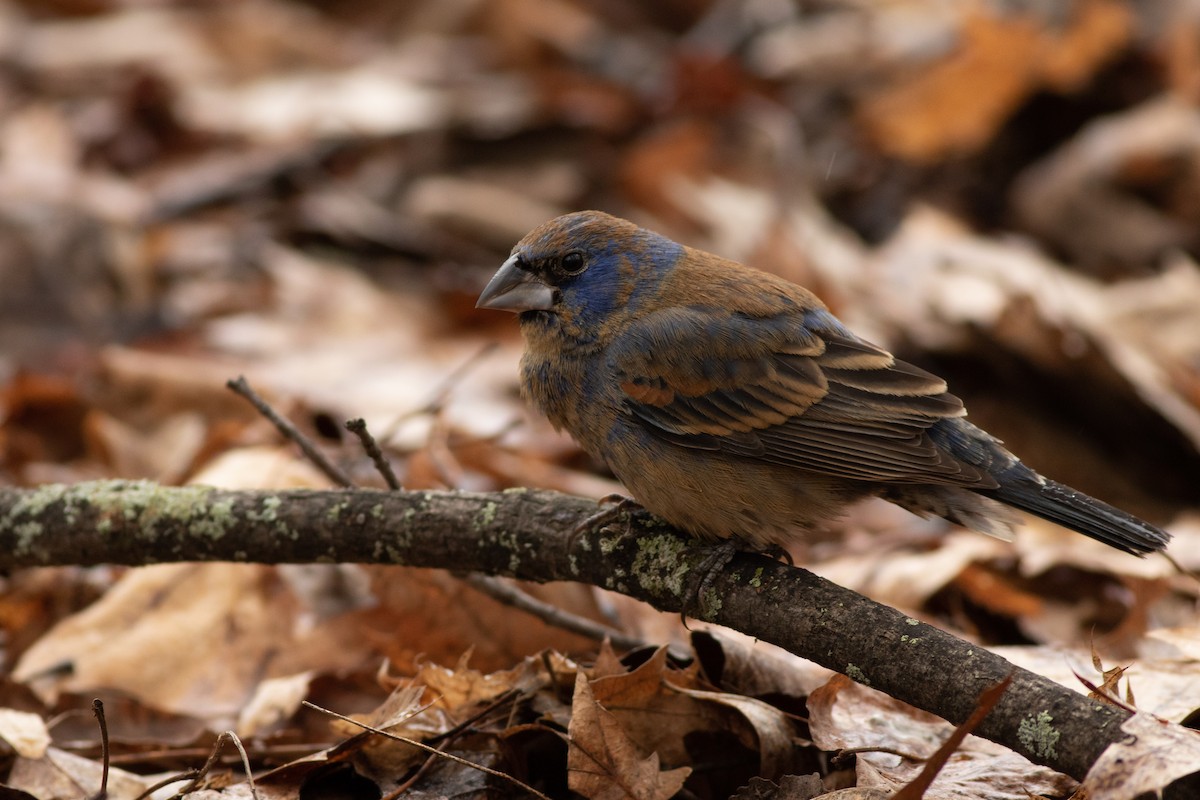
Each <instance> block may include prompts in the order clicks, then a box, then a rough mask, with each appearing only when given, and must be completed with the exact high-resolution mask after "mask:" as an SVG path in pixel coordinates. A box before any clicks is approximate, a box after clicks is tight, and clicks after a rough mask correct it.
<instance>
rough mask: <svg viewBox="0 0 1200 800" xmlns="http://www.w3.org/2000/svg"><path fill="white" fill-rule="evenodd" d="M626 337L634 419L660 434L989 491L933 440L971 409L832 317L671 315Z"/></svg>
mask: <svg viewBox="0 0 1200 800" xmlns="http://www.w3.org/2000/svg"><path fill="white" fill-rule="evenodd" d="M621 341H622V346H620V347H616V348H613V351H612V352H611V353H610V358H611V362H612V367H613V369H614V371H615V372H616V374H617V375H619V376H620V377H621V383H620V385H621V388H622V390H623V391H624V395H625V398H626V400H625V406H626V411H627V412H628V413H629V414H630V415H631V416H632V417H633V418H634V419H636V420H638V421H639V422H640V423H642V424H644V425H645V426H646V428H647V430H649V431H650V432H651V433H652V434H654V435H656V436H659V437H660V438H663V439H666V440H669V441H671V442H674V443H676V444H680V445H683V446H685V447H691V448H695V449H699V450H712V451H717V450H719V451H723V452H726V453H729V454H731V455H735V456H739V457H743V458H747V459H752V460H757V461H763V462H768V463H773V464H779V465H782V466H788V467H794V468H797V469H802V470H810V471H815V472H820V473H825V474H831V475H837V476H840V477H844V478H849V479H853V480H863V481H880V480H883V481H894V482H915V483H948V484H959V485H969V486H977V487H982V486H988V485H991V484H992V483H993V482H992V480H991V479H990V478H989V477H988V476H987V475H986V473H985V472H984V471H983V470H981V469H979V468H977V467H975V466H972V465H970V464H966V463H963V462H961V461H959V460H958V459H955V458H954V457H953V456H951V455H950V454H949V453H948V452H947V451H946V450H944V449H943V448H941V447H939V446H938V445H937V443H936V442H935V441H934V440H933V439H932V438H931V437H930V435H929V428H930V427H931V426H933V425H935V424H936V423H938V422H939V421H941V420H946V419H952V418H955V417H960V416H963V415H964V414H965V413H966V412H965V410H964V409H963V405H962V401H960V400H959V399H958V398H957V397H955V396H954V395H952V394H950V393H948V392H947V390H946V383H945V381H943V380H942V379H941V378H938V377H937V376H936V375H933V374H931V373H929V372H926V371H925V370H923V369H920V368H919V367H916V366H914V365H912V364H908V363H906V362H903V361H897V360H896V359H895V357H893V356H892V354H891V353H889V352H887V351H886V350H883V349H882V348H880V347H877V346H875V345H873V344H870V343H869V342H865V341H863V340H861V339H858V338H856V337H855V336H854V335H853V334H851V333H850V332H849V331H847V330H846V329H845V328H843V327H842V326H841V325H840V324H839V323H837V321H836V320H835V319H834V318H833V316H832V315H830V314H829V313H828V312H825V311H824V310H819V311H816V312H802V311H800V310H799V309H798V308H789V309H787V310H785V311H784V312H783V313H774V314H772V315H770V316H766V317H764V318H763V319H758V320H756V319H753V318H751V317H750V316H749V315H747V314H746V313H743V312H738V311H721V310H716V309H713V308H711V307H705V308H680V307H673V308H671V309H669V310H667V311H664V312H659V313H657V314H650V315H647V316H645V317H643V318H641V319H639V320H638V321H636V322H635V323H634V324H633V325H631V326H630V328H628V329H627V330H626V331H624V332H623V335H622V338H621Z"/></svg>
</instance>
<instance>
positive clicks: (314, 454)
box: [225, 375, 354, 488]
mask: <svg viewBox="0 0 1200 800" xmlns="http://www.w3.org/2000/svg"><path fill="white" fill-rule="evenodd" d="M225 385H226V386H227V387H228V388H229V389H231V390H232V391H233V392H235V393H237V394H240V395H241V396H242V397H244V398H246V399H247V400H249V401H250V404H251V405H253V406H254V407H255V408H256V409H258V413H260V414H262V415H263V416H264V417H266V418H267V419H268V420H270V421H271V424H273V425H274V426H275V427H276V428H277V429H278V430H279V432H280V433H282V434H283V436H284V438H286V439H290V440H292V441H293V442H295V443H296V444H297V445H298V446H299V447H300V449H301V450H302V451H303V452H304V455H305V457H307V458H308V460H309V461H311V462H312V463H313V464H314V465H316V467H317V469H319V470H321V472H324V473H325V475H326V476H327V477H328V478H329V479H330V480H331V481H333V482H334V483H336V484H337V485H338V486H344V487H347V488H349V487H352V486H354V482H353V481H352V480H350V476H348V475H347V474H346V473H345V472H343V471H342V469H341V468H340V467H338V466H337V465H336V464H334V463H333V462H332V461H330V460H329V459H327V458H326V457H325V455H324V454H323V453H321V451H320V450H318V449H317V446H316V444H314V443H313V441H312V439H309V438H308V437H307V436H305V435H304V434H303V433H301V432H300V430H299V429H298V428H297V427H296V426H295V425H293V424H292V423H291V422H289V421H287V420H286V419H284V418H283V417H282V416H280V415H279V414H278V413H277V412H276V411H275V409H274V408H272V407H271V406H270V404H269V403H267V401H266V400H263V399H262V398H261V397H259V395H258V393H257V392H255V391H254V390H253V389H251V388H250V384H249V383H248V382H247V381H246V378H245V376H243V375H239V376H238V377H237V379H236V380H228V381H226V382H225Z"/></svg>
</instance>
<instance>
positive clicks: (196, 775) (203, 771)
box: [168, 731, 259, 800]
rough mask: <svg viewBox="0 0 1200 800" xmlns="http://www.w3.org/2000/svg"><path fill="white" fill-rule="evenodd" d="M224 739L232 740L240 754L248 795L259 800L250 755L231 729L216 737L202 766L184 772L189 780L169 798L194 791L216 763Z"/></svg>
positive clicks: (174, 798) (176, 799)
mask: <svg viewBox="0 0 1200 800" xmlns="http://www.w3.org/2000/svg"><path fill="white" fill-rule="evenodd" d="M226 741H232V742H233V746H234V747H236V748H237V750H238V752H239V753H240V754H241V756H242V768H243V769H245V770H246V782H247V783H249V784H250V796H251V797H253V798H254V800H259V799H258V789H257V788H256V787H255V785H254V773H253V772H252V771H251V769H250V757H249V756H247V755H246V748H244V747H242V740H241V739H239V738H238V735H237V734H236V733H234V732H233V731H225V732H224V733H222V734H221V735H220V736H218V737H217V741H216V742H215V743H214V744H213V748H212V750H211V751H210V752H209V754H208V760H207V761H205V762H204V766H202V767H200V769H198V770H191V771H190V772H188V773H186V774H187V775H188V776H190V777H191V781H190V782H189V783H188V785H187V786H185V787H183V789H181V790H180V791H179V792H178V793H177V794H175V795H173V796H172V797H171V800H179V798H181V797H183V796H184V795H186V794H190V793H191V792H193V791H195V789H196V787H197V786H198V785H199V784H200V781H201V780H203V779H204V776H205V775H207V774H208V773H209V772H210V771H211V770H212V768H213V765H214V764H216V763H217V759H218V758H219V757H220V755H221V745H223V744H225V742H226ZM174 782H175V781H174V780H171V781H168V783H174Z"/></svg>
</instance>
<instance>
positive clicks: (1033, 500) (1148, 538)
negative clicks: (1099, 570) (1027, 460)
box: [980, 465, 1171, 556]
mask: <svg viewBox="0 0 1200 800" xmlns="http://www.w3.org/2000/svg"><path fill="white" fill-rule="evenodd" d="M1017 468H1018V469H1019V470H1020V472H1021V473H1024V474H1018V475H1015V476H1014V475H1011V474H1009V475H1004V474H1002V475H999V476H995V477H997V479H998V480H999V483H1000V485H999V486H998V487H997V488H995V489H986V490H982V491H980V494H982V495H985V496H987V497H993V498H995V499H996V500H1000V501H1001V502H1004V503H1008V504H1009V505H1010V506H1015V507H1016V508H1019V509H1021V510H1022V511H1028V512H1029V513H1030V514H1036V515H1037V516H1039V517H1041V518H1042V519H1048V520H1050V521H1051V522H1054V523H1057V524H1059V525H1062V526H1063V527H1065V528H1070V529H1071V530H1073V531H1079V532H1080V533H1082V534H1083V535H1084V536H1089V537H1091V538H1093V539H1096V540H1098V541H1101V542H1104V543H1105V544H1107V545H1111V546H1112V547H1115V548H1117V549H1118V550H1124V551H1125V552H1126V553H1133V554H1134V555H1136V556H1143V555H1145V554H1146V553H1153V552H1155V551H1156V550H1162V549H1163V548H1164V547H1166V546H1167V542H1168V541H1170V540H1171V534H1169V533H1167V532H1166V531H1164V530H1162V529H1161V528H1157V527H1155V526H1154V525H1151V524H1150V523H1149V522H1145V521H1144V520H1140V519H1138V518H1137V517H1135V516H1133V515H1132V514H1127V513H1125V512H1124V511H1122V510H1121V509H1119V508H1113V507H1112V506H1110V505H1108V504H1107V503H1104V502H1101V501H1100V500H1097V499H1096V498H1094V497H1089V496H1088V495H1086V494H1084V493H1083V492H1077V491H1075V490H1074V489H1072V488H1071V487H1070V486H1064V485H1063V484H1061V483H1055V482H1054V481H1052V480H1049V479H1047V478H1043V477H1041V476H1040V475H1038V474H1037V473H1035V472H1033V471H1032V470H1028V469H1026V468H1023V465H1018V467H1017ZM1013 471H1014V470H1009V473H1011V472H1013Z"/></svg>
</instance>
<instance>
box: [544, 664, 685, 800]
mask: <svg viewBox="0 0 1200 800" xmlns="http://www.w3.org/2000/svg"><path fill="white" fill-rule="evenodd" d="M572 708H573V711H572V714H571V725H570V727H569V728H568V730H567V735H568V751H567V770H568V776H567V783H568V786H569V787H570V789H571V791H573V792H578V793H579V794H582V795H583V796H584V797H588V798H591V800H619V799H620V798H634V800H667V798H669V797H671V796H672V795H674V794H675V793H676V792H678V791H679V790H680V789H681V788H682V787H683V782H684V781H685V780H686V779H687V777H688V775H690V774H691V772H692V770H691V768H690V767H679V768H677V769H672V770H666V771H662V770H660V769H659V759H658V753H651V754H650V755H648V756H643V755H642V754H641V752H640V751H639V749H638V747H637V745H635V744H634V743H633V740H632V739H630V738H629V736H628V735H626V733H625V732H624V731H623V730H622V729H621V725H620V723H618V722H617V720H616V718H615V717H613V715H612V714H610V713H609V712H608V711H607V710H605V709H604V708H603V707H601V706H600V704H599V703H597V702H596V699H595V697H594V696H593V694H592V688H591V685H590V684H589V683H588V680H587V678H586V677H585V676H584V675H583V674H582V673H579V674H578V675H577V676H576V678H575V697H574V700H573V701H572Z"/></svg>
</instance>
